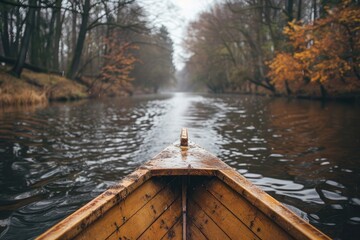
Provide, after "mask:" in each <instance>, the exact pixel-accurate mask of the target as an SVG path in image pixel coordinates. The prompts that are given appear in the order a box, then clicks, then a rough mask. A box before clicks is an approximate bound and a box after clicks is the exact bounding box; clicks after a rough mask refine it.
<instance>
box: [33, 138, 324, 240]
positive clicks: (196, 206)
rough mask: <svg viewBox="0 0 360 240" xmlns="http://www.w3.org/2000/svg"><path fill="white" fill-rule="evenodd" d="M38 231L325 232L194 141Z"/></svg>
mask: <svg viewBox="0 0 360 240" xmlns="http://www.w3.org/2000/svg"><path fill="white" fill-rule="evenodd" d="M38 239H329V238H328V237H327V236H326V235H325V234H323V233H322V232H320V231H319V230H317V229H316V228H314V227H313V226H311V225H310V224H309V223H307V222H305V221H304V220H303V219H301V218H299V217H298V216H296V215H295V214H294V213H293V212H291V211H290V210H289V209H287V208H286V207H284V206H283V205H282V204H281V203H279V202H278V201H276V200H275V199H274V198H272V197H271V196H269V195H268V194H266V193H265V192H264V191H262V190H260V189H259V188H258V187H256V186H255V185H253V184H252V183H251V182H249V181H248V180H246V179H245V178H244V177H243V176H241V175H240V174H239V173H238V172H237V171H235V170H234V169H232V168H230V167H229V166H228V165H226V164H225V163H224V162H222V161H221V160H219V159H218V158H216V157H215V156H213V155H212V154H210V153H208V152H207V151H205V150H204V149H202V148H200V147H199V146H197V145H195V144H189V146H187V147H181V146H179V145H177V144H174V145H171V146H169V147H168V148H166V149H165V150H164V151H162V152H161V153H160V154H159V155H157V156H155V157H154V158H153V159H152V160H151V161H149V162H148V163H146V164H144V165H143V166H141V167H140V168H139V169H137V170H136V171H135V172H134V173H132V174H131V175H129V176H127V177H125V178H124V179H123V180H122V181H121V182H120V183H119V184H117V185H115V186H113V187H111V188H110V189H109V190H107V191H105V192H104V193H103V194H101V195H100V196H98V197H97V198H95V199H94V200H93V201H91V202H90V203H88V204H87V205H85V206H84V207H82V208H81V209H79V210H78V211H76V212H75V213H73V214H72V215H70V216H69V217H68V218H66V219H64V220H63V221H61V222H60V223H59V224H57V225H55V226H54V227H53V228H51V229H49V230H48V231H47V232H45V233H44V234H43V235H41V236H39V238H38Z"/></svg>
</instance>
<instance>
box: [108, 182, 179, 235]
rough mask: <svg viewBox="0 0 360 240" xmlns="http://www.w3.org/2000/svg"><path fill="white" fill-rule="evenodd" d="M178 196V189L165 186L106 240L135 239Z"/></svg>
mask: <svg viewBox="0 0 360 240" xmlns="http://www.w3.org/2000/svg"><path fill="white" fill-rule="evenodd" d="M179 196H180V188H179V187H174V186H167V187H166V188H165V189H163V190H161V191H160V192H159V193H158V194H157V195H156V196H155V197H154V198H153V199H151V200H150V201H149V202H148V203H147V204H146V205H145V206H144V207H142V208H141V209H140V210H139V211H137V212H136V214H134V215H133V216H132V217H131V218H129V219H128V220H126V222H125V223H124V224H123V225H122V226H120V227H119V228H118V230H117V231H115V232H114V234H112V235H111V236H110V237H109V238H108V239H116V240H118V239H137V238H138V237H140V235H141V234H142V233H143V232H145V231H146V229H148V228H149V227H150V226H151V224H152V223H153V222H155V220H156V219H157V218H158V217H159V216H160V215H161V214H162V213H163V212H164V211H166V210H167V209H168V207H169V206H171V204H172V203H173V202H174V201H175V199H176V198H178V197H179Z"/></svg>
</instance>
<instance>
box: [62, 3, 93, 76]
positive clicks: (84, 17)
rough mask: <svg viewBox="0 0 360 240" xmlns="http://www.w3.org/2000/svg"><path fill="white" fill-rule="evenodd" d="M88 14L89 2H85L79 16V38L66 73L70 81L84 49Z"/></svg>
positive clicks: (74, 74)
mask: <svg viewBox="0 0 360 240" xmlns="http://www.w3.org/2000/svg"><path fill="white" fill-rule="evenodd" d="M89 12H90V0H85V4H84V7H83V13H82V16H81V25H80V31H79V36H78V39H77V42H76V47H75V52H74V55H73V59H72V61H71V65H70V69H69V71H68V73H67V75H66V76H67V77H68V78H70V79H74V78H75V76H76V73H77V70H78V68H79V65H80V59H81V54H82V51H83V48H84V43H85V37H86V32H87V24H88V20H89Z"/></svg>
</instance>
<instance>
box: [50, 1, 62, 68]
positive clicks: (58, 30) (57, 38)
mask: <svg viewBox="0 0 360 240" xmlns="http://www.w3.org/2000/svg"><path fill="white" fill-rule="evenodd" d="M61 2H62V0H56V3H55V6H56V8H57V12H56V20H55V36H54V41H53V45H54V46H53V62H52V68H53V69H54V70H59V45H60V38H61V26H62V20H61V10H60V7H61Z"/></svg>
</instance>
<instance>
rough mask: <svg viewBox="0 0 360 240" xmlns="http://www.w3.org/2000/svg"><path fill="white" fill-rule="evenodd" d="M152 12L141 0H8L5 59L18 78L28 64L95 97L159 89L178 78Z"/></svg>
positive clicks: (1, 12) (2, 28) (1, 11)
mask: <svg viewBox="0 0 360 240" xmlns="http://www.w3.org/2000/svg"><path fill="white" fill-rule="evenodd" d="M147 14H148V13H146V11H145V9H144V8H143V7H141V6H140V5H139V4H138V3H137V2H136V1H135V0H115V1H114V0H104V1H95V0H75V1H70V0H47V1H43V0H2V1H1V2H0V19H1V21H0V34H1V39H0V55H1V61H3V62H5V63H7V64H10V65H11V66H12V67H11V70H10V73H11V74H12V75H14V76H17V77H20V75H21V72H22V69H23V68H24V67H26V68H29V69H32V70H34V69H35V70H38V71H42V72H49V73H50V72H51V73H54V72H56V73H58V74H64V75H65V76H66V77H67V78H69V79H73V80H76V81H78V82H81V83H83V84H86V85H87V86H88V87H89V91H90V92H91V94H92V95H101V94H102V93H103V92H106V91H107V90H109V89H111V88H121V89H123V90H124V91H126V92H128V93H130V94H131V93H132V92H133V91H134V86H135V87H141V88H143V89H145V88H147V89H151V90H153V91H157V90H158V89H159V87H161V86H164V85H165V84H168V83H169V82H170V81H172V79H173V77H172V76H173V74H174V70H175V69H174V66H173V64H172V54H173V43H172V41H171V39H170V37H169V34H168V31H167V29H166V28H165V27H164V26H162V27H154V24H152V23H151V22H150V21H149V20H148V19H149V18H148V17H147Z"/></svg>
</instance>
